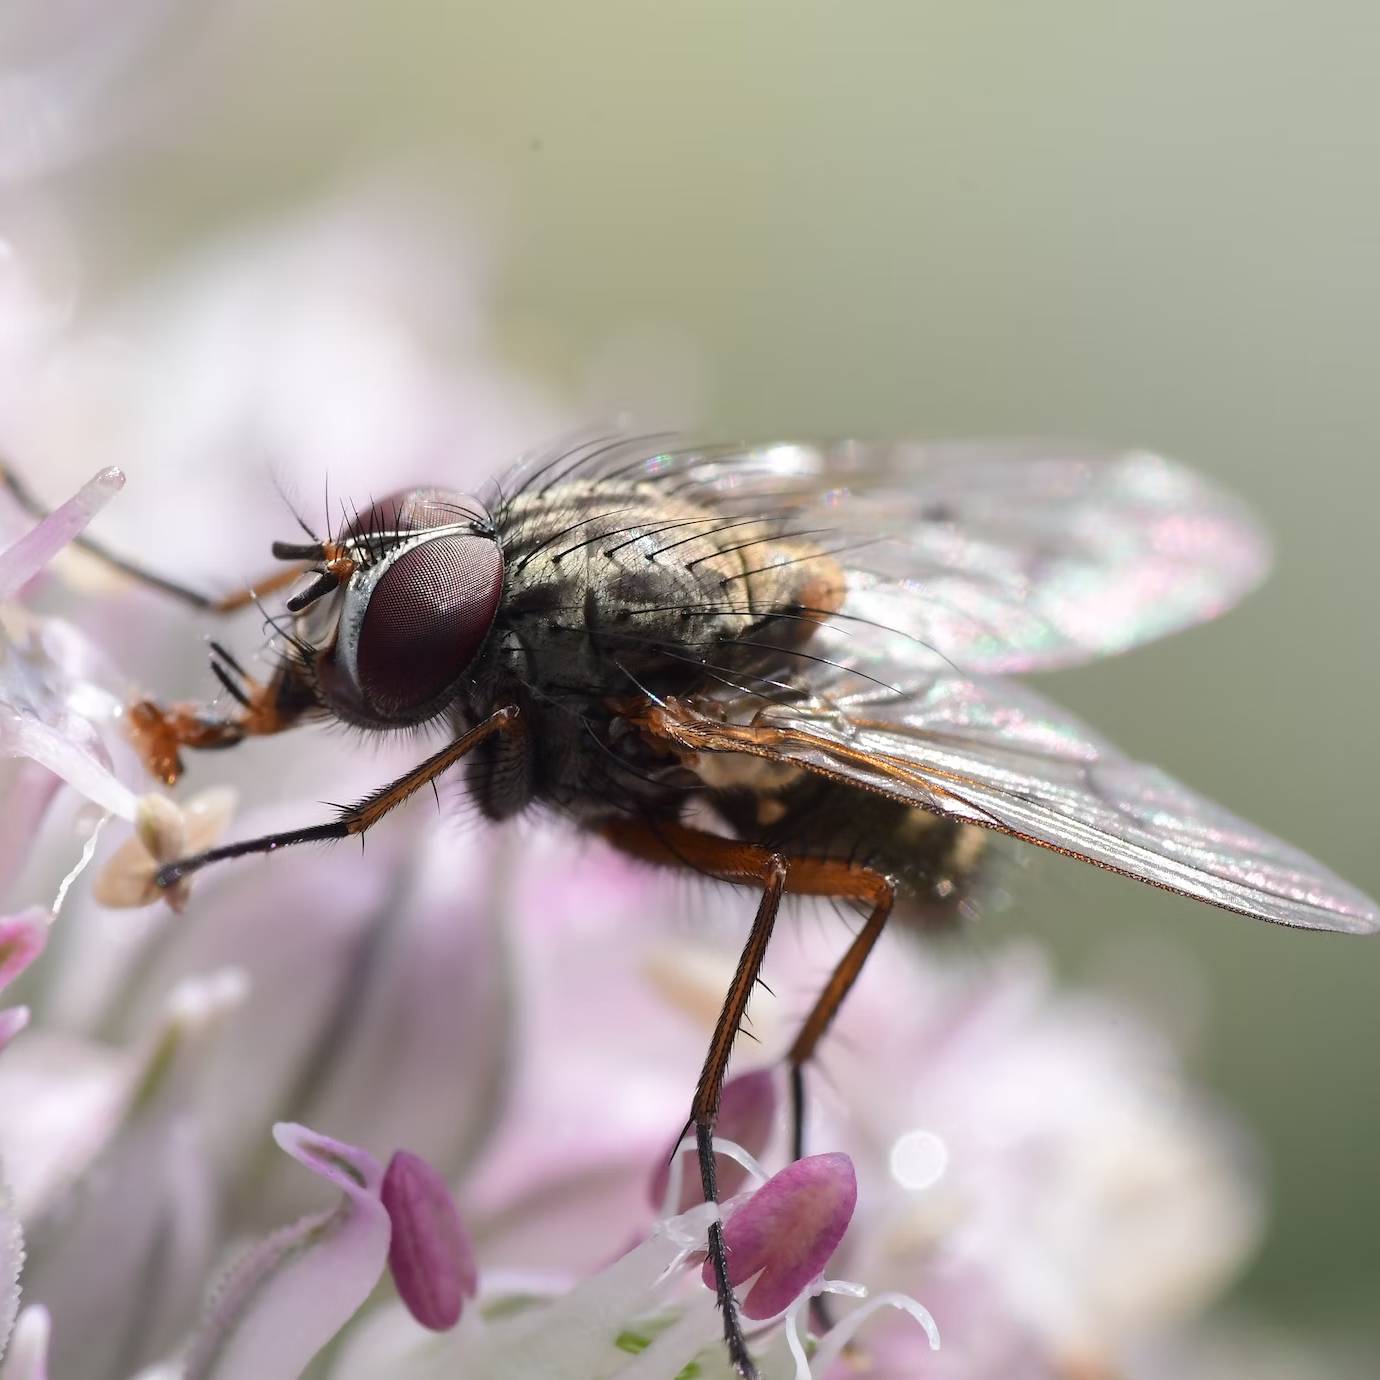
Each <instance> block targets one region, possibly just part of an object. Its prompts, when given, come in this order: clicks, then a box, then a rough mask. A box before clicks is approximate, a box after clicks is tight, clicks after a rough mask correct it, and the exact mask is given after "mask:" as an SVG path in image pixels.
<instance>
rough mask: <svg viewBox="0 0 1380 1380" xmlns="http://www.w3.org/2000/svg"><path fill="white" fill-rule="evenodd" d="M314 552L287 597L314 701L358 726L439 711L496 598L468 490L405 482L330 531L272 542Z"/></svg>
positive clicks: (409, 720)
mask: <svg viewBox="0 0 1380 1380" xmlns="http://www.w3.org/2000/svg"><path fill="white" fill-rule="evenodd" d="M274 554H275V555H277V556H279V557H281V558H283V559H288V560H300V559H303V558H307V559H312V560H314V561H315V562H316V565H315V567H314V569H315V573H316V577H317V578H316V580H315V581H314V582H313V584H311V585H310V586H309V587H308V588H307V589H305V590H303V591H302V592H301V593H300V594H298V595H296V596H295V597H294V598H292V599H290V600H289V601H288V609H289V610H290V611H291V612H292V613H293V614H294V615H295V617H296V624H295V628H294V634H295V638H296V641H297V642H298V644H299V647H305V648H306V649H307V652H306V656H307V660H308V663H309V671H310V675H311V677H312V679H313V681H314V683H315V689H316V694H317V698H318V700H319V701H320V704H321V706H322V708H324V709H325V710H326V711H327V712H329V713H330V714H332V715H333V716H335V717H337V718H340V719H343V720H345V721H346V722H348V723H352V724H357V725H359V726H361V727H364V728H380V729H386V728H398V727H405V726H407V725H410V724H417V723H421V722H423V721H424V720H426V719H429V718H431V717H432V716H433V715H435V714H437V713H439V712H440V711H441V710H443V709H444V708H445V707H446V705H447V704H448V703H450V702H451V701H452V700H453V699H454V697H455V693H456V687H457V685H458V683H459V682H460V681H461V680H462V679H463V678H464V676H465V674H466V672H467V671H469V670H470V668H471V667H472V666H473V665H474V663H475V662H476V661H477V659H478V658H479V655H480V653H481V651H482V650H483V648H484V645H485V643H486V642H487V640H488V637H489V633H490V630H491V629H492V628H493V624H494V620H495V618H496V616H497V614H498V609H499V604H500V603H501V601H502V598H503V577H504V564H503V552H502V549H501V547H500V546H499V543H498V540H497V536H496V533H495V531H494V527H493V523H492V521H491V519H490V517H489V515H488V513H487V512H486V511H485V509H484V508H483V506H482V505H481V504H480V503H479V502H478V501H477V500H475V499H474V498H471V497H470V496H469V495H467V494H460V493H452V492H449V491H447V490H443V489H411V490H407V491H406V492H403V493H398V494H394V495H392V496H390V497H389V498H386V499H383V500H381V501H379V502H376V503H374V504H373V505H372V506H371V507H370V509H369V510H368V511H367V512H366V513H364V514H363V515H362V516H360V517H358V518H356V520H355V521H354V522H353V523H351V524H350V525H349V526H348V527H347V528H346V529H345V530H344V531H343V532H342V533H341V535H340V537H339V539H338V540H336V541H331V542H324V543H322V544H320V545H319V546H318V545H314V546H311V547H302V546H293V545H287V544H281V543H280V544H276V545H275V547H274Z"/></svg>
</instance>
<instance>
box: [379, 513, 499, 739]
mask: <svg viewBox="0 0 1380 1380" xmlns="http://www.w3.org/2000/svg"><path fill="white" fill-rule="evenodd" d="M502 594H503V557H502V555H501V554H500V552H499V548H498V544H497V543H496V542H493V541H491V540H489V539H488V538H487V537H481V536H477V535H474V534H472V533H456V534H448V535H446V536H439V537H431V538H428V539H426V540H424V541H421V542H418V543H417V544H416V545H415V546H409V547H407V548H406V549H405V550H403V551H401V552H400V553H399V554H398V555H397V556H396V557H395V558H394V559H392V560H391V561H390V562H389V563H388V565H387V568H386V569H385V570H384V571H383V572H382V574H381V575H380V577H379V580H378V583H377V584H375V585H374V588H373V590H372V592H371V593H370V596H369V602H368V604H367V605H366V606H365V610H364V617H363V619H362V620H361V622H360V625H359V633H358V643H357V648H356V653H355V657H356V675H357V678H358V683H359V689H360V693H361V695H362V696H363V698H364V701H365V703H366V704H367V705H368V706H369V707H370V708H371V709H374V710H377V711H379V712H380V713H384V714H389V715H397V714H407V713H409V712H411V711H414V710H417V709H420V708H422V707H423V706H425V705H428V704H430V703H431V702H432V701H434V700H435V699H436V698H437V696H439V695H440V694H441V693H442V692H443V691H444V690H445V689H446V687H447V686H449V685H452V684H454V682H455V681H456V680H458V679H459V678H460V676H461V675H462V674H463V673H464V670H465V667H467V666H468V665H469V664H470V662H472V661H473V660H474V658H475V656H476V655H477V653H478V652H479V649H480V647H481V646H482V645H483V643H484V639H485V638H486V637H487V636H488V634H489V629H490V628H491V627H492V626H493V621H494V615H495V614H496V613H497V612H498V603H499V599H500V598H501V596H502Z"/></svg>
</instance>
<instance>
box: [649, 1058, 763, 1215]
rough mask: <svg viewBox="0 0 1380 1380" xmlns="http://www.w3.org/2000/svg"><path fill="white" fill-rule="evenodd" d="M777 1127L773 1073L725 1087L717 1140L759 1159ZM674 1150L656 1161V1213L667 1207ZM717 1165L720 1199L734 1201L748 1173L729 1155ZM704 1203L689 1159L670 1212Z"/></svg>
mask: <svg viewBox="0 0 1380 1380" xmlns="http://www.w3.org/2000/svg"><path fill="white" fill-rule="evenodd" d="M775 1123H776V1075H775V1074H774V1073H773V1072H772V1070H771V1069H753V1070H752V1072H751V1073H740V1074H739V1075H738V1076H737V1077H736V1078H730V1079H729V1080H728V1082H727V1083H725V1084H724V1090H723V1095H722V1097H721V1098H720V1100H719V1115H718V1118H717V1120H716V1121H715V1123H714V1134H715V1135H716V1136H718V1137H719V1138H720V1139H722V1140H731V1141H732V1142H733V1143H734V1144H735V1145H741V1146H742V1147H743V1149H744V1150H746V1151H747V1152H748V1154H750V1155H755V1156H760V1155H761V1154H762V1153H763V1152H764V1151H765V1150H766V1148H767V1142H768V1141H769V1140H770V1139H771V1133H772V1128H773V1126H774V1125H775ZM676 1144H679V1141H677V1142H676ZM674 1149H675V1146H674V1145H669V1146H667V1147H666V1153H665V1154H664V1155H662V1156H661V1157H660V1159H659V1160H658V1161H657V1166H656V1172H655V1173H654V1174H653V1175H652V1179H651V1183H650V1185H649V1189H650V1197H651V1200H652V1206H653V1207H654V1208H655V1209H656V1211H657V1212H660V1211H661V1210H662V1208H663V1206H664V1205H665V1201H666V1185H667V1183H668V1181H669V1180H670V1177H671V1164H670V1158H671V1152H672V1151H673V1150H674ZM685 1153H687V1154H688V1152H685ZM714 1164H715V1169H716V1171H717V1174H718V1182H719V1198H720V1199H721V1200H724V1199H728V1198H731V1197H733V1195H734V1194H735V1193H737V1192H738V1191H739V1189H741V1188H742V1186H743V1182H744V1180H746V1178H747V1170H746V1169H744V1168H743V1166H742V1165H741V1164H739V1163H738V1161H737V1160H734V1159H730V1158H729V1157H728V1156H727V1155H715V1157H714ZM702 1202H704V1194H703V1193H702V1192H701V1191H700V1176H699V1170H698V1169H697V1168H696V1167H695V1164H694V1157H693V1156H690V1157H689V1159H687V1162H686V1173H685V1177H684V1179H683V1180H682V1188H681V1192H680V1202H679V1203H672V1204H671V1211H672V1213H673V1214H674V1213H681V1212H689V1211H690V1209H691V1208H692V1207H695V1206H697V1205H698V1204H700V1203H702Z"/></svg>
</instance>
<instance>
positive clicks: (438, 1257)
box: [381, 1150, 479, 1332]
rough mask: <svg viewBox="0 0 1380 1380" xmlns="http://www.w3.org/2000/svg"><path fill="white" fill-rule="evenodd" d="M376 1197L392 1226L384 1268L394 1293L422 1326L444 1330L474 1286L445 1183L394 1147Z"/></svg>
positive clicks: (475, 1276)
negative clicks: (389, 1276)
mask: <svg viewBox="0 0 1380 1380" xmlns="http://www.w3.org/2000/svg"><path fill="white" fill-rule="evenodd" d="M381 1196H382V1199H383V1205H384V1207H385V1208H386V1209H387V1210H388V1216H389V1219H390V1220H391V1222H392V1224H393V1239H392V1241H391V1242H390V1244H389V1247H388V1267H389V1269H390V1270H391V1271H392V1272H393V1282H394V1283H395V1284H396V1285H397V1286H398V1295H399V1297H401V1299H402V1301H403V1302H404V1303H405V1304H406V1305H407V1309H408V1312H410V1313H411V1314H412V1316H413V1317H414V1318H416V1319H417V1321H418V1322H419V1323H421V1325H422V1326H423V1327H429V1328H431V1330H432V1331H433V1332H445V1331H447V1330H448V1329H449V1328H452V1327H454V1326H455V1324H456V1323H458V1322H459V1321H460V1312H461V1309H462V1308H463V1307H464V1303H465V1300H466V1299H467V1298H473V1297H474V1295H475V1293H476V1291H477V1290H478V1288H479V1272H478V1270H477V1269H476V1267H475V1263H474V1250H473V1248H472V1246H471V1245H470V1240H469V1237H468V1235H467V1234H466V1232H465V1228H464V1226H463V1225H462V1224H461V1221H460V1214H459V1212H457V1211H456V1208H455V1202H454V1199H452V1198H451V1195H450V1190H449V1189H448V1188H447V1187H446V1181H445V1180H444V1179H443V1178H442V1177H441V1175H440V1174H438V1173H437V1172H436V1170H435V1169H433V1168H432V1167H431V1165H429V1164H428V1163H427V1162H426V1161H425V1160H424V1159H422V1157H421V1156H420V1155H414V1154H412V1153H411V1152H410V1151H407V1150H399V1151H398V1152H397V1153H396V1154H395V1155H394V1156H393V1158H392V1159H391V1160H390V1161H389V1164H388V1171H387V1173H386V1174H385V1175H384V1176H383V1190H382V1194H381Z"/></svg>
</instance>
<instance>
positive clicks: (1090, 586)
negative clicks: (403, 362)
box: [504, 437, 1269, 673]
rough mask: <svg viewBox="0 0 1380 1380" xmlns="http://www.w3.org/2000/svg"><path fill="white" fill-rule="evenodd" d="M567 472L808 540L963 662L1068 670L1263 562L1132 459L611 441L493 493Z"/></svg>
mask: <svg viewBox="0 0 1380 1380" xmlns="http://www.w3.org/2000/svg"><path fill="white" fill-rule="evenodd" d="M570 477H578V478H581V479H591V478H598V479H607V480H610V481H623V482H625V481H629V480H636V481H641V482H645V483H647V484H651V485H658V486H661V487H663V488H664V489H665V490H667V492H669V493H674V494H675V495H677V496H678V497H682V498H687V499H691V500H694V501H697V502H699V503H702V504H704V505H705V506H707V507H709V508H710V509H711V510H713V511H720V512H723V513H724V514H725V517H726V520H729V521H731V520H733V519H735V518H738V517H741V516H743V515H752V514H760V515H762V516H763V517H764V518H765V519H767V520H768V522H769V530H770V531H771V532H772V533H773V534H776V535H782V536H785V535H793V534H797V533H809V534H810V538H809V539H810V540H811V541H812V542H813V543H815V544H816V545H817V546H818V547H819V548H820V549H821V550H822V551H823V552H825V553H826V554H828V555H830V556H831V557H833V558H834V559H837V560H838V561H839V562H840V563H841V564H842V565H843V566H844V567H845V568H846V569H847V570H848V572H849V584H850V589H851V590H852V592H853V595H854V596H855V597H856V598H858V599H862V600H864V601H865V602H866V604H867V605H868V609H867V615H866V616H868V617H869V618H872V619H875V620H877V621H881V622H883V623H886V624H887V625H889V626H891V627H893V628H896V629H898V630H899V631H901V632H903V633H905V634H907V635H908V636H909V637H911V638H912V639H914V640H917V641H919V642H923V643H925V644H926V645H927V646H929V647H930V648H931V649H932V650H933V651H934V652H935V653H936V654H937V655H938V656H939V657H940V658H941V659H943V660H944V661H946V662H948V663H950V664H952V665H954V666H956V667H958V668H960V669H961V670H963V671H965V672H973V673H993V672H1001V673H1004V672H1023V671H1035V670H1044V669H1049V668H1053V667H1061V666H1070V665H1074V664H1077V663H1079V662H1082V661H1087V660H1091V659H1092V658H1094V657H1100V656H1107V655H1110V654H1111V653H1114V652H1120V651H1124V650H1126V649H1127V648H1130V647H1134V646H1138V645H1139V644H1140V643H1142V642H1148V641H1150V640H1152V639H1153V638H1156V637H1162V636H1164V635H1165V634H1167V633H1171V632H1175V631H1177V630H1178V629H1181V628H1186V627H1190V626H1192V625H1193V624H1195V623H1200V622H1203V621H1205V620H1207V619H1210V618H1214V617H1216V616H1217V615H1218V614H1220V613H1222V612H1223V611H1225V610H1226V609H1228V608H1229V607H1231V605H1232V604H1234V603H1235V602H1236V601H1237V600H1238V599H1240V598H1241V597H1242V596H1243V595H1244V594H1246V593H1247V592H1248V591H1249V590H1250V589H1251V588H1252V587H1253V586H1254V585H1255V584H1257V583H1258V582H1259V580H1260V579H1261V578H1262V576H1263V575H1264V573H1265V570H1266V567H1267V565H1268V560H1269V557H1268V549H1267V546H1266V543H1265V540H1264V538H1263V537H1262V535H1261V533H1260V531H1259V529H1258V527H1257V526H1256V524H1255V522H1254V520H1253V519H1252V518H1251V517H1250V515H1249V513H1248V512H1247V511H1246V510H1245V509H1244V507H1243V506H1242V505H1241V504H1240V503H1238V502H1237V501H1236V500H1234V499H1232V498H1231V497H1230V496H1228V495H1226V494H1224V493H1222V492H1221V491H1220V490H1218V489H1216V488H1215V487H1214V486H1212V485H1211V484H1209V483H1207V482H1206V481H1205V480H1203V479H1201V478H1200V477H1198V476H1197V475H1195V474H1193V473H1192V472H1191V471H1189V470H1187V469H1185V468H1184V467H1183V466H1181V465H1178V464H1175V463H1174V462H1172V461H1169V460H1165V459H1163V458H1161V457H1159V456H1154V455H1149V454H1145V453H1142V452H1132V453H1116V452H1105V451H1104V452H1099V451H1095V450H1091V449H1088V448H1087V447H1079V446H1076V445H1066V444H1061V443H1057V442H1037V441H965V442H942V443H935V444H919V443H901V444H894V445H876V444H862V443H857V442H842V443H838V444H834V445H829V446H814V445H795V444H780V445H771V446H758V447H744V446H735V445H728V446H718V447H705V448H695V447H690V446H677V445H675V444H674V443H672V442H669V441H663V442H657V441H656V440H653V441H650V442H649V441H645V440H630V439H626V438H618V437H610V438H600V439H597V440H587V441H586V442H585V443H584V445H583V446H580V445H573V446H571V447H569V448H568V449H566V450H563V451H558V452H554V453H551V454H548V455H541V456H536V457H533V458H532V459H531V460H529V461H527V462H525V463H524V464H523V465H522V466H521V467H520V468H519V470H518V471H517V472H516V473H515V474H514V475H513V476H511V477H510V478H509V479H507V480H505V481H504V488H505V490H508V491H510V492H512V491H521V490H522V489H523V488H526V487H530V486H532V485H540V484H553V483H558V482H561V481H562V480H563V479H566V478H570ZM761 546H762V559H761V564H762V565H763V566H768V565H770V564H772V559H773V557H772V552H771V549H770V546H769V545H768V544H767V543H765V542H764V543H761ZM797 555H798V553H797V552H795V551H793V552H791V553H790V556H789V557H787V556H785V555H782V556H781V557H779V559H783V560H784V559H794V558H795V557H796V556H797ZM730 593H732V591H730Z"/></svg>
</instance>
